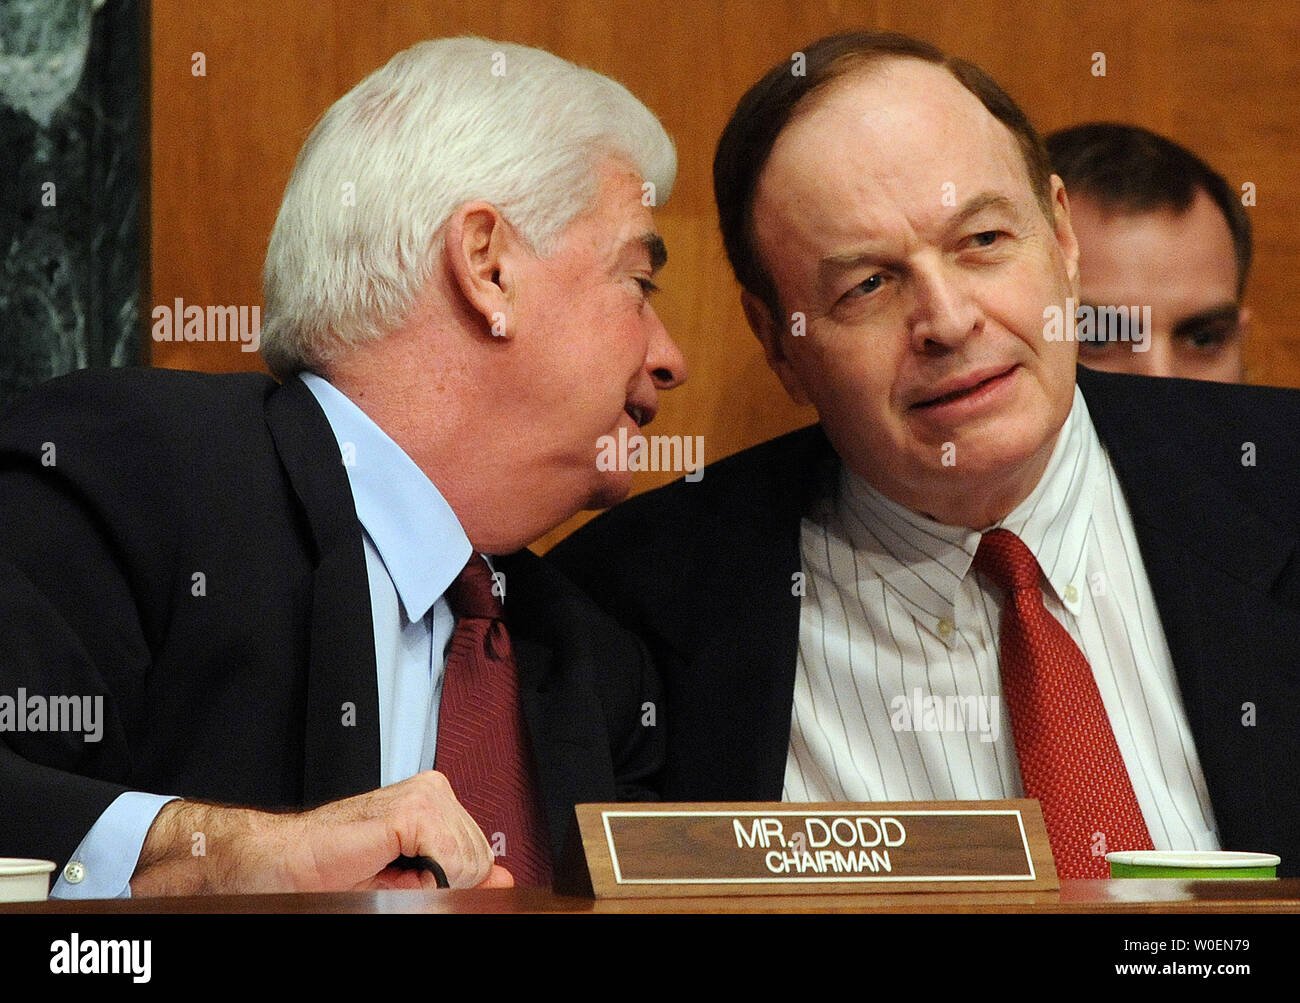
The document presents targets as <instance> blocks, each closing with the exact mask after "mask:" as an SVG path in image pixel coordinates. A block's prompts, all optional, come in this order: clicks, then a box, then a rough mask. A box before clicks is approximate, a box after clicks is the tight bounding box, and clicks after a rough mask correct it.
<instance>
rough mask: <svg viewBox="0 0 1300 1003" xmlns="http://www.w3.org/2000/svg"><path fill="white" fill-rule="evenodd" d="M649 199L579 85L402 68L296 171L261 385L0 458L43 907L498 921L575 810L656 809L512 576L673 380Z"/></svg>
mask: <svg viewBox="0 0 1300 1003" xmlns="http://www.w3.org/2000/svg"><path fill="white" fill-rule="evenodd" d="M502 60H506V61H507V64H508V68H509V72H508V73H507V74H506V76H505V77H500V76H499V75H497V74H495V73H494V67H495V66H497V65H499V64H500V62H501V61H502ZM557 95H563V98H564V100H562V101H559V102H558V103H559V104H561V105H563V108H562V109H561V110H559V111H557V110H556V109H555V107H553V106H554V105H555V104H556V102H557ZM575 95H577V96H578V98H580V100H570V99H573V98H574V97H575ZM556 116H559V117H558V119H557V118H556ZM674 169H675V157H674V154H673V150H672V145H671V142H670V141H669V140H668V138H667V136H666V135H665V134H664V132H663V130H662V128H661V127H660V126H659V124H658V122H657V121H656V120H655V119H654V116H653V115H652V114H651V113H650V112H649V111H648V110H647V109H645V108H644V106H642V105H641V104H640V103H639V102H637V101H636V99H635V98H633V97H632V96H631V95H630V94H629V93H627V92H626V91H625V90H624V89H623V88H622V87H620V86H619V85H618V84H615V83H614V82H613V81H610V80H608V79H606V78H604V77H600V76H599V75H597V74H595V73H592V72H590V71H588V70H584V69H581V68H579V67H576V66H573V65H572V64H569V63H566V62H564V61H563V60H560V59H557V58H556V57H554V56H551V55H549V54H547V53H544V52H540V51H538V50H533V49H526V48H524V47H521V46H511V45H501V44H494V43H491V42H487V41H485V40H481V39H451V40H442V41H438V42H427V43H422V44H421V45H419V46H416V47H414V48H413V49H411V50H408V51H407V52H404V53H401V54H399V55H398V56H397V57H395V58H394V59H393V60H392V62H390V63H389V64H388V66H386V67H384V68H382V69H381V70H379V71H377V72H376V73H374V74H372V75H371V76H370V77H368V78H367V79H366V80H364V81H362V83H361V84H359V85H358V86H357V87H356V88H354V89H353V90H352V91H351V92H350V93H349V94H348V95H346V96H345V97H343V98H342V99H340V101H339V102H337V103H336V104H335V105H334V106H333V107H332V108H331V109H330V110H329V111H328V112H327V113H326V114H325V116H324V117H323V119H322V120H321V122H320V123H319V124H318V126H317V127H316V129H315V130H314V132H313V134H312V136H311V138H310V139H309V140H308V143H307V145H306V147H305V148H304V151H303V153H302V154H301V155H300V157H299V160H298V163H297V165H296V167H295V170H294V174H293V177H292V178H291V180H290V183H289V188H288V191H287V192H286V195H285V199H284V203H283V205H282V207H281V212H280V217H279V219H278V221H277V224H276V229H275V232H274V233H273V235H272V238H271V245H270V249H269V251H268V257H267V266H266V292H267V323H266V327H265V328H264V330H263V331H262V347H263V350H264V354H265V356H266V358H267V361H268V363H269V364H270V365H271V367H272V369H273V371H274V372H275V373H276V375H278V376H279V377H280V378H281V380H282V381H283V385H280V384H277V383H276V381H274V380H271V379H269V378H268V377H265V376H260V375H226V376H216V375H200V374H188V373H170V372H164V371H147V370H137V371H119V372H112V373H84V374H75V375H73V376H70V377H67V378H65V379H62V380H59V381H56V382H54V383H52V384H48V385H47V386H45V387H44V388H41V389H40V390H38V391H37V392H35V393H34V394H33V395H32V396H31V397H30V398H29V399H28V400H26V401H25V402H23V403H22V404H21V405H20V406H19V407H18V408H16V409H15V410H14V411H13V412H12V413H11V414H10V415H9V416H8V417H7V418H6V421H5V423H4V424H3V426H0V511H3V513H4V523H5V532H4V535H3V539H0V638H3V644H2V650H3V651H4V653H5V657H4V659H3V661H2V663H0V804H3V808H2V809H0V855H19V856H37V857H49V858H53V859H54V860H56V861H58V862H59V863H60V866H61V871H60V876H59V880H58V884H57V885H56V888H55V892H56V894H64V895H69V896H77V895H81V896H89V897H102V896H107V895H117V894H122V893H126V892H128V891H129V892H130V893H133V894H136V895H141V894H167V893H173V894H177V893H180V894H183V893H195V892H223V891H224V892H247V891H271V890H318V889H319V890H328V889H345V888H376V887H412V886H419V885H421V884H424V885H428V884H430V883H432V882H433V881H434V875H433V873H432V872H428V871H420V870H405V869H402V868H400V867H399V866H390V865H394V864H395V862H396V863H397V864H400V863H402V862H403V861H405V860H407V859H409V858H432V860H433V861H434V862H435V863H436V864H437V865H439V866H440V867H441V869H442V870H443V871H444V872H445V875H446V878H447V880H448V881H449V883H450V884H452V885H453V886H456V887H465V886H470V885H475V884H479V883H487V884H489V885H501V884H509V883H511V881H512V878H513V877H517V878H519V880H521V881H526V882H530V883H532V882H538V881H544V880H545V879H546V877H547V875H548V874H549V873H550V870H551V863H552V857H553V856H554V853H555V852H556V851H557V850H558V849H559V847H560V844H561V841H562V840H563V839H564V837H565V834H566V832H565V830H566V826H567V824H568V821H569V818H570V815H571V811H572V806H573V805H574V804H575V803H576V802H579V801H589V800H606V799H609V800H616V799H637V798H644V797H647V796H649V795H650V790H649V788H648V786H647V780H648V778H649V777H650V776H651V775H652V774H654V773H655V771H656V770H657V769H658V768H659V766H660V763H661V760H662V741H661V739H660V738H659V732H658V729H657V728H655V727H652V726H650V725H653V724H654V723H656V715H655V712H654V708H653V705H654V704H656V703H657V702H658V699H659V697H658V689H657V685H658V684H657V682H656V680H655V677H654V675H653V673H652V672H651V670H650V667H649V665H648V662H647V659H646V657H645V654H644V649H643V647H642V646H641V645H640V644H639V643H638V642H637V641H636V639H635V638H633V637H631V636H630V635H629V634H627V633H625V632H623V631H621V630H620V629H619V628H618V627H617V626H616V625H615V624H614V623H613V621H612V620H610V619H609V618H608V617H606V616H605V615H603V614H601V613H600V612H599V611H598V610H597V609H596V608H595V607H594V606H593V605H592V604H591V603H590V601H589V600H587V599H586V598H585V597H584V596H583V595H582V594H581V593H579V592H578V591H577V590H576V589H575V588H573V587H572V586H571V585H569V584H568V583H567V581H566V580H565V579H564V578H563V577H562V576H561V575H559V574H558V573H557V572H555V571H554V570H553V569H550V568H549V567H547V566H545V565H544V564H543V563H542V562H541V561H540V560H539V559H537V558H535V557H534V556H533V555H531V554H529V553H528V552H526V551H523V550H522V549H521V548H523V547H524V546H525V545H526V544H527V543H528V542H530V541H531V540H533V539H535V538H536V537H537V536H539V535H540V534H542V533H544V532H545V531H547V530H548V529H550V528H551V527H553V526H554V525H555V524H557V523H559V522H560V521H562V520H563V519H565V518H567V517H568V516H569V515H571V514H573V513H574V512H576V511H577V510H578V509H579V508H582V507H588V506H593V505H597V506H599V505H607V504H610V503H611V502H613V501H615V500H617V499H618V498H620V497H622V496H623V495H625V494H626V492H627V490H628V486H629V483H628V475H627V474H626V473H625V472H607V471H602V470H599V469H598V468H597V465H596V462H595V460H596V455H597V446H598V443H597V440H598V438H599V437H600V436H601V435H603V434H609V433H612V432H614V431H615V430H616V429H618V428H624V429H626V428H633V429H635V427H636V426H637V425H639V424H642V423H644V422H646V421H648V420H649V419H650V418H651V417H653V413H654V410H655V402H656V398H657V393H658V391H659V390H661V389H665V388H669V387H672V386H674V385H676V384H677V383H678V382H680V381H681V379H682V378H684V373H683V369H682V360H681V357H680V354H679V353H678V351H677V348H676V346H675V345H674V344H673V343H672V341H671V340H670V339H669V338H668V336H667V333H666V332H665V330H664V328H663V326H662V324H660V322H659V321H658V319H657V318H656V317H655V314H654V311H653V309H652V308H651V307H650V306H649V305H648V304H647V303H646V295H647V291H648V288H650V286H651V282H650V276H651V275H652V274H653V272H654V271H655V270H656V269H657V268H658V266H659V265H660V264H661V263H662V258H663V249H662V242H661V241H660V239H659V237H658V236H657V234H656V232H655V230H654V223H653V218H652V215H651V211H650V208H649V203H648V202H646V201H645V200H644V199H643V194H644V191H645V188H643V185H645V184H653V185H654V186H656V187H657V189H658V195H659V198H663V197H666V195H667V192H668V189H669V188H670V187H671V183H672V175H673V171H674ZM652 201H653V200H652ZM166 309H167V308H165V307H160V308H159V310H163V311H165V310H166ZM204 319H205V318H204V316H203V315H202V312H200V313H199V315H198V316H197V317H193V318H192V317H190V316H189V312H188V311H186V316H185V317H184V318H181V317H178V318H175V328H174V330H175V331H176V332H178V336H179V332H180V331H181V330H182V321H183V322H184V330H185V333H186V337H190V335H191V330H192V329H191V323H193V324H195V325H197V334H198V336H200V337H201V336H202V335H203V329H202V325H203V322H204ZM155 320H158V321H159V323H161V318H159V313H158V311H155ZM159 330H160V328H159V327H158V326H157V325H156V326H155V332H156V333H157V332H158V331H159ZM597 347H598V348H599V350H597ZM340 459H341V461H342V462H340ZM484 555H502V556H497V557H490V556H487V557H485V556H484ZM503 603H504V609H503V608H502V604H503ZM503 623H504V625H505V629H504V630H503V629H502V624H503ZM56 709H57V713H56ZM6 711H7V712H8V713H7V716H6ZM74 711H75V713H74ZM180 798H183V799H184V800H180ZM494 861H495V863H494ZM128 882H129V888H128Z"/></svg>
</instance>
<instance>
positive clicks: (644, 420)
mask: <svg viewBox="0 0 1300 1003" xmlns="http://www.w3.org/2000/svg"><path fill="white" fill-rule="evenodd" d="M623 410H624V411H625V412H626V413H627V416H628V417H629V418H631V419H632V420H633V421H634V422H636V424H637V428H644V427H645V426H646V425H648V424H650V419H651V418H653V417H654V415H652V414H651V413H650V412H649V411H647V410H646V409H645V408H643V407H641V406H640V405H638V404H628V405H627V406H625V407H624V408H623Z"/></svg>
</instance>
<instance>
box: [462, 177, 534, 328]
mask: <svg viewBox="0 0 1300 1003" xmlns="http://www.w3.org/2000/svg"><path fill="white" fill-rule="evenodd" d="M523 252H524V248H523V243H522V241H520V240H519V237H518V235H517V234H516V233H515V232H514V229H513V228H512V227H511V226H510V224H509V223H508V222H506V219H505V217H504V216H502V215H501V211H500V210H499V209H498V208H497V207H496V206H494V205H492V204H491V203H489V202H466V203H465V204H464V205H462V206H460V207H459V208H458V209H457V210H456V211H455V212H454V213H452V214H451V218H450V219H448V220H447V224H446V228H445V242H444V245H443V254H444V256H445V260H446V262H447V267H448V270H449V272H450V274H451V278H452V280H453V281H454V282H455V284H456V287H457V288H458V289H459V290H460V294H461V296H463V297H464V299H465V302H466V304H468V306H469V308H470V309H471V310H473V312H475V313H477V314H479V315H480V316H481V317H482V318H483V325H484V329H485V332H486V333H490V334H491V335H493V336H494V337H497V338H509V337H511V336H512V335H513V334H514V300H515V272H514V269H513V265H514V263H515V262H516V261H517V260H518V256H519V255H520V254H521V253H523Z"/></svg>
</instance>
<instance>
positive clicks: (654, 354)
mask: <svg viewBox="0 0 1300 1003" xmlns="http://www.w3.org/2000/svg"><path fill="white" fill-rule="evenodd" d="M645 367H646V370H647V371H648V372H649V373H650V378H651V379H653V380H654V384H655V387H656V389H659V390H671V389H673V387H679V386H681V385H682V384H683V383H685V382H686V357H685V356H683V355H682V350H681V349H680V348H678V347H677V342H675V341H673V339H672V336H671V335H669V333H668V329H667V328H666V327H664V325H663V321H661V320H660V319H659V315H658V314H655V315H654V329H653V330H652V331H651V332H650V344H649V346H648V347H647V349H646V355H645Z"/></svg>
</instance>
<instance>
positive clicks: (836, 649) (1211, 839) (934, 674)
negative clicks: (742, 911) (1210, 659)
mask: <svg viewBox="0 0 1300 1003" xmlns="http://www.w3.org/2000/svg"><path fill="white" fill-rule="evenodd" d="M999 525H1001V526H1003V527H1005V528H1006V529H1009V530H1011V531H1012V532H1013V533H1015V534H1016V535H1017V536H1019V537H1020V538H1021V539H1022V540H1023V541H1024V542H1025V545H1026V546H1028V547H1029V549H1030V550H1031V551H1032V552H1033V554H1034V556H1035V557H1036V558H1037V559H1038V563H1039V565H1040V566H1041V567H1042V569H1043V574H1044V577H1045V578H1046V580H1047V583H1046V585H1045V587H1044V589H1043V600H1044V603H1045V605H1046V606H1047V609H1048V610H1049V611H1050V612H1051V613H1052V615H1053V616H1055V617H1056V618H1057V619H1058V620H1059V621H1060V622H1061V623H1062V624H1063V625H1064V626H1065V628H1066V630H1068V631H1069V633H1070V636H1071V637H1073V638H1074V641H1075V643H1076V644H1078V645H1079V647H1080V649H1081V650H1082V651H1083V653H1084V655H1085V656H1086V657H1087V659H1088V662H1089V664H1090V665H1091V666H1092V670H1093V674H1094V676H1095V677H1096V680H1097V686H1098V688H1099V690H1100V691H1101V697H1102V702H1103V703H1104V704H1105V707H1106V712H1107V714H1108V715H1109V717H1110V722H1111V727H1112V729H1113V730H1114V732H1115V739H1116V742H1117V743H1118V745H1119V748H1120V752H1121V754H1122V755H1123V757H1124V763H1125V765H1126V766H1127V768H1128V773H1129V777H1130V778H1131V780H1132V782H1133V789H1134V792H1135V793H1136V794H1137V799H1138V804H1139V805H1140V806H1141V808H1142V814H1143V816H1144V818H1145V819H1146V823H1147V828H1148V829H1149V830H1150V833H1151V839H1152V842H1153V844H1154V846H1155V848H1156V849H1177V850H1190V849H1196V850H1213V849H1218V848H1219V844H1218V836H1217V832H1216V829H1215V824H1214V816H1213V813H1212V811H1211V808H1210V800H1209V795H1208V793H1207V792H1206V788H1205V778H1204V776H1203V775H1202V772H1201V765H1200V761H1199V759H1198V758H1197V755H1196V749H1195V746H1194V745H1193V743H1192V736H1191V731H1190V729H1189V728H1188V725H1187V719H1186V715H1185V714H1184V712H1183V706H1182V699H1181V697H1180V695H1179V692H1178V684H1177V680H1176V678H1175V676H1174V671H1173V664H1172V659H1171V656H1170V654H1169V646H1168V644H1167V642H1166V641H1165V635H1164V630H1163V628H1162V627H1161V624H1160V617H1159V615H1158V613H1157V611H1156V606H1155V599H1154V597H1153V595H1152V593H1151V584H1150V582H1149V581H1147V576H1146V570H1145V568H1144V567H1143V565H1142V558H1141V555H1140V553H1139V551H1138V545H1137V538H1136V536H1135V535H1134V530H1133V520H1132V516H1131V515H1130V513H1129V510H1128V505H1127V504H1126V503H1125V501H1124V495H1123V492H1122V490H1121V488H1120V485H1119V481H1118V479H1117V478H1116V476H1115V471H1114V469H1113V468H1112V466H1111V464H1110V460H1109V458H1108V457H1107V455H1106V452H1105V450H1104V449H1103V447H1102V445H1101V441H1100V440H1099V439H1098V438H1097V433H1096V431H1095V429H1094V428H1093V425H1092V419H1091V418H1090V417H1089V415H1088V408H1087V405H1086V404H1085V403H1084V399H1083V394H1082V393H1081V392H1080V391H1079V390H1078V389H1077V388H1076V389H1075V396H1074V405H1073V407H1072V408H1071V410H1070V414H1069V417H1068V418H1067V419H1066V422H1065V425H1064V426H1063V428H1062V430H1061V435H1060V437H1059V439H1058V440H1057V443H1056V447H1055V449H1054V450H1053V452H1052V457H1051V460H1050V461H1049V462H1048V466H1047V469H1046V471H1045V472H1044V474H1043V477H1042V479H1041V480H1040V481H1039V483H1038V486H1037V487H1036V488H1035V489H1034V491H1033V492H1032V493H1031V494H1030V495H1029V497H1028V498H1026V499H1025V500H1024V501H1023V502H1022V503H1021V504H1020V505H1019V506H1017V507H1016V509H1015V510H1014V511H1013V512H1011V514H1010V515H1008V516H1007V518H1006V519H1004V520H1003V521H1002V522H1001V523H1000V524H999ZM990 528H991V527H990ZM979 541H980V532H979V531H976V530H970V529H965V528H962V527H952V526H944V525H941V524H939V523H936V522H934V521H932V520H930V519H927V518H926V517H924V516H922V515H919V514H918V513H916V512H912V511H910V510H908V509H906V508H904V507H903V506H901V505H898V504H897V503H895V502H892V501H890V500H889V499H887V498H885V497H884V496H883V495H881V494H880V493H879V492H878V491H876V490H875V489H874V488H872V487H871V486H870V485H868V484H867V483H866V482H865V481H864V480H862V479H861V478H860V477H858V476H857V475H856V474H854V473H852V472H850V471H849V470H848V469H847V468H846V467H843V466H842V467H841V474H840V491H839V496H838V498H836V499H829V498H828V499H825V500H824V501H823V502H822V503H821V505H820V506H819V507H817V508H816V509H815V510H814V511H813V512H812V513H811V514H810V515H809V517H807V518H805V519H804V520H803V525H802V537H801V550H802V563H803V571H804V575H805V589H806V591H805V594H804V597H803V599H802V601H801V606H800V615H799V657H798V664H797V668H796V674H795V691H794V711H793V715H792V720H791V729H790V752H789V756H788V758H787V761H786V772H785V789H784V792H783V796H784V798H785V799H786V800H788V801H914V800H919V801H924V800H965V799H977V798H1013V797H1023V796H1024V788H1023V787H1022V785H1021V780H1020V770H1019V766H1018V764H1017V761H1016V751H1015V742H1014V739H1013V737H1012V733H1011V721H1010V718H1009V716H1008V714H1007V710H1006V706H1005V704H1004V702H1003V701H1002V700H1001V697H1000V694H1001V683H1000V679H999V676H998V628H999V625H1000V623H1001V609H1002V602H1003V597H1002V595H1001V593H1000V591H999V590H998V589H997V588H996V587H994V586H991V585H990V586H987V587H986V586H985V583H984V582H983V581H982V579H981V578H980V577H979V576H977V575H975V574H974V573H973V572H971V570H970V566H971V562H972V561H973V560H974V558H975V551H976V549H977V548H978V546H979ZM948 698H960V699H951V700H950V699H948ZM971 698H974V699H971Z"/></svg>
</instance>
